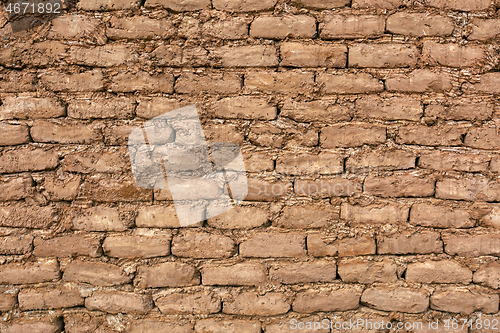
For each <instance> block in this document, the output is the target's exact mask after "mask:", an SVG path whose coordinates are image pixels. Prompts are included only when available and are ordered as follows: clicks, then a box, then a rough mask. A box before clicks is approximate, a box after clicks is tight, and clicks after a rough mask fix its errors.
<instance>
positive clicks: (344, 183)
mask: <svg viewBox="0 0 500 333" xmlns="http://www.w3.org/2000/svg"><path fill="white" fill-rule="evenodd" d="M361 189H362V186H361V183H359V181H358V180H357V179H352V180H350V179H346V178H340V177H339V178H334V179H326V180H323V179H321V180H315V181H309V180H296V181H295V185H294V190H295V194H296V195H299V196H308V197H312V198H315V199H318V198H331V197H350V196H353V195H355V194H357V193H360V192H361Z"/></svg>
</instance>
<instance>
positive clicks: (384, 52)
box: [349, 43, 418, 68]
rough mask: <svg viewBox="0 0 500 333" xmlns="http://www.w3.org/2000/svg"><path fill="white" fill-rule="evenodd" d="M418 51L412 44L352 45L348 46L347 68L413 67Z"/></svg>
mask: <svg viewBox="0 0 500 333" xmlns="http://www.w3.org/2000/svg"><path fill="white" fill-rule="evenodd" d="M417 58H418V49H417V48H416V47H415V46H414V45H413V44H398V43H384V44H353V45H350V46H349V67H357V68H364V67H375V68H395V67H413V66H414V65H415V64H416V63H417Z"/></svg>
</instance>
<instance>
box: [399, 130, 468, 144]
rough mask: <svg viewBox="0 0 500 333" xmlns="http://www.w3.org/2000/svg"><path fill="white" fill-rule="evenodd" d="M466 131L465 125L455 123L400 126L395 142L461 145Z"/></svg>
mask: <svg viewBox="0 0 500 333" xmlns="http://www.w3.org/2000/svg"><path fill="white" fill-rule="evenodd" d="M466 131H467V128H466V127H459V126H456V125H443V126H425V125H409V126H402V127H400V128H399V130H398V134H397V137H396V142H397V143H404V144H413V145H422V146H461V145H462V144H463V143H462V136H463V135H464V134H465V133H466Z"/></svg>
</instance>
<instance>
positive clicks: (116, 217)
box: [71, 207, 134, 231]
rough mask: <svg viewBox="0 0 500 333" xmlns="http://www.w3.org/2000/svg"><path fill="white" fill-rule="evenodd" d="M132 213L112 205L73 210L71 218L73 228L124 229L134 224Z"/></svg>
mask: <svg viewBox="0 0 500 333" xmlns="http://www.w3.org/2000/svg"><path fill="white" fill-rule="evenodd" d="M132 215H133V214H131V213H128V212H123V211H120V210H119V209H118V208H113V207H92V208H89V209H86V210H84V211H83V212H81V211H75V212H74V216H73V218H72V221H71V222H72V224H73V228H72V229H74V230H85V231H125V230H127V229H128V228H130V227H132V226H133V225H134V218H133V216H132Z"/></svg>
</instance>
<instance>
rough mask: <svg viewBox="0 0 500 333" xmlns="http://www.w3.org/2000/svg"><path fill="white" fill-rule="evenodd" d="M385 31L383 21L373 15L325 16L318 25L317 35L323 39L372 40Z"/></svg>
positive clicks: (380, 17) (382, 18) (381, 18)
mask: <svg viewBox="0 0 500 333" xmlns="http://www.w3.org/2000/svg"><path fill="white" fill-rule="evenodd" d="M384 30H385V19H384V17H382V16H375V15H349V16H344V15H339V14H330V15H327V16H325V19H324V21H323V22H322V23H320V24H319V35H320V37H321V38H323V39H343V38H373V37H378V36H381V35H382V34H383V33H384Z"/></svg>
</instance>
